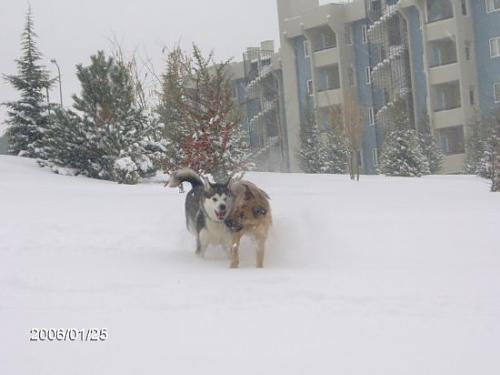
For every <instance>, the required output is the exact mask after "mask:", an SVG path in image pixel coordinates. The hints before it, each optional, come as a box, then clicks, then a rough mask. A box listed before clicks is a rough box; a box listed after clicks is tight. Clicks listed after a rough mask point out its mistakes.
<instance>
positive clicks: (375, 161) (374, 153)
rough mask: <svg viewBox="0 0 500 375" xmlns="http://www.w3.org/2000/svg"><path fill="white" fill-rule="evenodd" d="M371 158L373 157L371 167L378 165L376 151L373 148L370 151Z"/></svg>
mask: <svg viewBox="0 0 500 375" xmlns="http://www.w3.org/2000/svg"><path fill="white" fill-rule="evenodd" d="M372 156H373V165H375V166H377V165H378V150H377V149H376V148H374V149H373V150H372Z"/></svg>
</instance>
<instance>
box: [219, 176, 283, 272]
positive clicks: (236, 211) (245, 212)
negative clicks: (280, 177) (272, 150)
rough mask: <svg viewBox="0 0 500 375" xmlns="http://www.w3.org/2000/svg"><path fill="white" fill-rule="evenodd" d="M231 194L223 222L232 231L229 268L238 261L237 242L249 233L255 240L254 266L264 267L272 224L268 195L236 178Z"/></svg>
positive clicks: (249, 183) (236, 264)
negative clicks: (232, 197) (230, 202)
mask: <svg viewBox="0 0 500 375" xmlns="http://www.w3.org/2000/svg"><path fill="white" fill-rule="evenodd" d="M231 191H232V193H233V195H234V200H233V207H232V209H231V211H230V212H229V214H228V216H227V218H226V220H225V223H226V225H227V226H228V227H229V229H230V230H231V232H232V233H233V241H232V244H231V249H230V256H231V268H237V267H238V266H239V263H240V256H239V248H240V241H241V238H242V237H243V236H244V235H250V236H252V237H254V238H255V240H256V242H257V267H258V268H262V267H264V253H265V246H266V240H267V236H268V233H269V229H270V228H271V225H272V221H273V220H272V216H271V206H270V205H269V196H268V195H267V194H266V193H265V192H264V191H263V190H261V189H259V188H258V187H257V186H255V185H254V184H252V183H251V182H249V181H238V182H235V183H233V184H232V185H231Z"/></svg>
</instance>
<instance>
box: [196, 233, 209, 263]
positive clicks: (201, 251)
mask: <svg viewBox="0 0 500 375" xmlns="http://www.w3.org/2000/svg"><path fill="white" fill-rule="evenodd" d="M207 247H208V236H207V233H206V231H205V230H204V229H203V230H202V231H201V232H200V233H199V234H198V239H197V240H196V255H198V256H199V257H201V258H205V253H206V251H207Z"/></svg>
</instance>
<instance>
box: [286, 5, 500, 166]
mask: <svg viewBox="0 0 500 375" xmlns="http://www.w3.org/2000/svg"><path fill="white" fill-rule="evenodd" d="M278 14H279V26H280V34H281V50H280V55H281V59H282V69H283V84H284V102H285V107H286V118H287V124H288V146H289V155H290V158H291V169H292V170H294V171H298V170H299V166H298V161H297V160H296V158H294V157H293V156H294V155H295V152H294V150H296V149H297V148H298V147H299V133H300V126H301V123H302V124H303V123H304V116H305V113H306V112H307V111H308V110H309V108H311V107H312V108H313V109H314V113H315V115H316V119H317V122H318V124H320V125H321V126H325V127H326V126H329V124H328V121H329V118H330V117H329V116H328V112H329V111H331V108H332V107H333V106H340V107H342V106H345V105H346V103H347V102H348V101H351V100H355V101H356V102H357V104H358V106H359V108H361V109H362V113H363V117H364V131H363V148H362V168H363V171H364V173H368V174H372V173H376V171H377V162H378V154H379V152H380V150H381V147H382V144H383V137H384V124H387V122H388V120H389V116H390V113H391V111H390V108H391V107H392V106H394V104H395V103H396V102H400V101H403V102H404V103H405V108H406V109H407V112H408V115H409V118H410V121H411V125H412V126H414V127H416V128H418V127H419V125H420V124H422V123H423V122H424V121H429V123H430V125H431V129H432V132H433V134H434V136H435V137H436V139H437V140H438V143H439V145H440V147H441V149H442V151H443V153H444V155H445V158H444V163H443V168H442V172H443V173H459V172H462V171H463V168H464V161H465V147H466V139H467V137H468V135H469V134H470V128H469V127H468V124H470V123H471V121H472V119H473V118H474V117H475V116H477V115H480V116H485V117H487V116H489V115H490V114H491V113H492V112H493V111H494V110H496V109H499V108H500V0H353V1H351V2H349V3H343V4H327V5H321V6H320V5H319V3H318V0H278Z"/></svg>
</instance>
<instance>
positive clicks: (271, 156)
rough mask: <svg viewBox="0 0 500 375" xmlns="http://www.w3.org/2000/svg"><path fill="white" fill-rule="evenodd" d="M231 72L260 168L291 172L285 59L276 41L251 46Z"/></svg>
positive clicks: (235, 97)
mask: <svg viewBox="0 0 500 375" xmlns="http://www.w3.org/2000/svg"><path fill="white" fill-rule="evenodd" d="M231 75H232V80H233V87H234V99H235V101H236V103H237V104H238V106H239V108H240V112H241V122H242V126H243V128H244V129H245V131H246V133H247V134H248V142H249V144H250V149H251V152H252V159H253V161H254V162H255V167H256V169H257V170H262V171H270V172H287V171H289V170H290V167H289V157H288V147H287V144H288V141H287V134H288V132H287V128H286V121H285V116H284V107H283V102H282V99H283V84H282V82H283V80H282V71H281V61H280V58H279V54H277V53H276V52H275V51H274V43H273V42H272V41H264V42H262V43H261V45H260V46H259V47H249V48H247V49H246V51H245V52H244V53H243V61H241V62H237V63H233V64H231Z"/></svg>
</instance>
